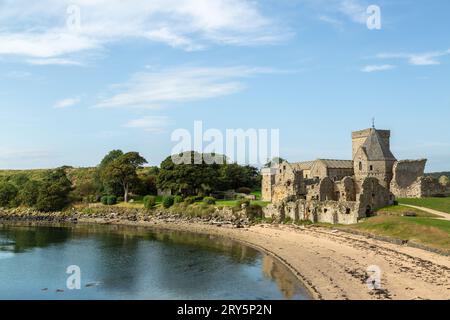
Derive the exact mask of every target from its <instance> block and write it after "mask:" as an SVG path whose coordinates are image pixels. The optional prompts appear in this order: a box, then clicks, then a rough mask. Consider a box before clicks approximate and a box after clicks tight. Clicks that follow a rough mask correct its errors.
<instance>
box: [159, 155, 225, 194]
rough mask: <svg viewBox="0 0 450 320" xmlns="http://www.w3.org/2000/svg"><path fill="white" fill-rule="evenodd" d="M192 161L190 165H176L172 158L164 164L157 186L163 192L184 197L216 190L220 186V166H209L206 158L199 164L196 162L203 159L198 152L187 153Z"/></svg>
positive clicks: (162, 164) (168, 158)
mask: <svg viewBox="0 0 450 320" xmlns="http://www.w3.org/2000/svg"><path fill="white" fill-rule="evenodd" d="M185 155H186V156H187V158H188V159H189V158H190V159H191V161H190V162H189V161H188V162H189V163H182V164H175V163H174V162H173V160H172V157H171V156H170V157H167V158H166V159H165V160H164V161H163V162H162V163H161V168H160V172H159V175H158V180H157V186H158V187H159V188H160V189H163V190H172V191H174V192H175V193H179V194H182V195H184V196H190V195H197V194H199V193H205V192H208V191H211V190H212V189H216V188H217V186H218V185H219V181H218V180H219V179H218V177H219V169H220V166H221V165H220V164H207V163H206V162H205V161H204V159H205V158H204V157H203V158H202V159H203V160H202V161H198V162H200V163H199V164H196V163H195V160H196V159H197V160H198V159H200V157H202V155H201V154H199V153H197V152H193V151H191V152H187V153H185Z"/></svg>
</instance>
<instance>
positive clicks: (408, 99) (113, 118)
mask: <svg viewBox="0 0 450 320" xmlns="http://www.w3.org/2000/svg"><path fill="white" fill-rule="evenodd" d="M370 5H372V6H373V5H375V6H377V8H379V9H380V14H381V18H380V19H381V20H380V23H381V25H380V28H378V29H373V28H368V25H367V20H368V18H370V15H371V12H369V13H367V9H368V7H369V6H370ZM449 16H450V2H449V1H448V0H431V1H417V0H390V1H385V0H371V1H364V0H327V1H325V0H264V1H259V0H253V1H247V0H129V1H120V0H70V1H66V0H41V1H32V0H0V123H1V125H0V136H1V137H2V139H1V142H0V169H26V168H30V169H32V168H51V167H57V166H62V165H71V166H77V167H78V166H94V165H97V164H98V163H99V162H100V161H101V159H102V158H103V156H104V155H105V154H106V153H107V152H108V151H110V150H112V149H122V150H124V151H138V152H140V153H141V154H142V155H143V156H144V157H145V158H146V159H147V160H148V162H149V164H151V165H158V164H159V163H160V162H161V161H162V160H163V159H165V158H166V157H167V156H169V155H170V154H171V152H172V150H173V148H174V145H175V144H176V143H175V142H174V141H172V139H171V135H172V133H173V132H174V130H177V129H183V128H184V129H187V130H189V131H192V130H193V126H194V121H202V122H203V126H204V128H205V129H209V128H214V129H218V130H220V131H222V132H225V130H226V129H238V128H242V129H250V128H254V129H279V134H280V155H281V157H283V158H285V159H288V160H289V161H291V162H296V161H303V160H311V159H316V158H337V159H350V158H351V132H352V131H354V130H360V129H365V128H368V127H370V126H371V124H372V118H375V125H376V127H377V128H379V129H390V130H392V141H391V143H392V146H391V148H392V151H393V153H394V154H395V155H396V157H397V158H398V159H419V158H427V159H428V165H427V171H430V172H431V171H446V170H447V171H448V170H450V130H449V126H448V125H449V119H450V87H449V84H450V78H449V76H450V38H449V30H450V19H449Z"/></svg>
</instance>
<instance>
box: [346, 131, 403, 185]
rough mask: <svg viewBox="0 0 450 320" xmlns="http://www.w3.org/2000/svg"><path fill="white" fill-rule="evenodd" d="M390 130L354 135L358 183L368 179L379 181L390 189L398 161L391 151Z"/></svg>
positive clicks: (354, 155)
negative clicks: (394, 168)
mask: <svg viewBox="0 0 450 320" xmlns="http://www.w3.org/2000/svg"><path fill="white" fill-rule="evenodd" d="M390 137H391V132H390V131H389V130H377V129H375V128H370V129H365V130H362V131H356V132H353V133H352V144H353V152H352V153H353V166H354V171H355V178H356V180H357V181H360V182H361V181H363V180H364V179H365V178H366V177H373V178H376V179H378V181H379V182H380V184H381V185H382V186H383V187H385V188H389V186H390V183H391V180H392V176H393V166H394V164H395V162H396V161H397V159H396V158H395V157H394V155H393V154H392V152H391V150H390Z"/></svg>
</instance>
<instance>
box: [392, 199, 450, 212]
mask: <svg viewBox="0 0 450 320" xmlns="http://www.w3.org/2000/svg"><path fill="white" fill-rule="evenodd" d="M398 202H399V203H400V204H409V205H413V206H418V207H424V208H429V209H433V210H438V211H442V212H446V213H450V197H447V198H421V199H398Z"/></svg>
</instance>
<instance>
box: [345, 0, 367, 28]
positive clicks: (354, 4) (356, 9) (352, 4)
mask: <svg viewBox="0 0 450 320" xmlns="http://www.w3.org/2000/svg"><path fill="white" fill-rule="evenodd" d="M367 7H368V6H367V5H363V4H361V3H360V2H359V1H357V0H341V1H339V4H338V11H339V12H340V13H342V14H344V15H346V16H347V17H348V18H349V19H351V20H352V21H353V22H356V23H361V24H366V23H367Z"/></svg>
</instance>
